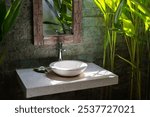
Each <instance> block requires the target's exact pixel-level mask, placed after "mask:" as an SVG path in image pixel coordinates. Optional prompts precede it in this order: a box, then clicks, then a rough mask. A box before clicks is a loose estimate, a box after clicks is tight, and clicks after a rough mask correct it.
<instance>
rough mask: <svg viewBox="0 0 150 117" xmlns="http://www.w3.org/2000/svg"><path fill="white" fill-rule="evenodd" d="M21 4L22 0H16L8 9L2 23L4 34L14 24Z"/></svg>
mask: <svg viewBox="0 0 150 117" xmlns="http://www.w3.org/2000/svg"><path fill="white" fill-rule="evenodd" d="M20 5H21V0H15V1H14V2H13V3H12V5H11V7H10V8H9V9H8V11H7V14H6V16H5V19H4V22H3V25H2V31H3V33H4V34H6V33H7V32H8V31H9V30H10V28H11V27H12V25H13V24H14V22H15V19H16V17H17V16H18V14H19V10H20Z"/></svg>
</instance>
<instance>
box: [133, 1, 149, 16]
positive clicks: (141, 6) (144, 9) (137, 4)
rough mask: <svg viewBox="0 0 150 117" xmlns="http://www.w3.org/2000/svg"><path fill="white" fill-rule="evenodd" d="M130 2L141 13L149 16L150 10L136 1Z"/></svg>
mask: <svg viewBox="0 0 150 117" xmlns="http://www.w3.org/2000/svg"><path fill="white" fill-rule="evenodd" d="M131 2H132V3H133V4H134V5H135V7H137V8H138V9H139V10H140V11H141V12H142V13H144V14H145V15H147V16H150V10H149V9H148V8H147V7H145V6H144V5H143V4H141V3H140V2H138V1H137V0H131Z"/></svg>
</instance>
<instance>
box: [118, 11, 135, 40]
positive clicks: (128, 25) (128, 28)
mask: <svg viewBox="0 0 150 117" xmlns="http://www.w3.org/2000/svg"><path fill="white" fill-rule="evenodd" d="M121 20H122V22H123V30H124V32H125V34H126V35H127V36H129V37H132V36H134V35H135V27H134V25H133V23H132V21H131V20H130V19H129V18H128V17H127V16H126V15H125V14H123V13H122V15H121Z"/></svg>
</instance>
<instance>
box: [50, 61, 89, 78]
mask: <svg viewBox="0 0 150 117" xmlns="http://www.w3.org/2000/svg"><path fill="white" fill-rule="evenodd" d="M49 66H50V68H51V69H52V71H53V72H55V73H56V74H58V75H60V76H69V77H71V76H77V75H79V74H81V73H82V72H83V71H84V70H85V69H86V68H87V66H88V65H87V63H84V62H82V61H77V60H62V61H57V62H53V63H51V64H50V65H49Z"/></svg>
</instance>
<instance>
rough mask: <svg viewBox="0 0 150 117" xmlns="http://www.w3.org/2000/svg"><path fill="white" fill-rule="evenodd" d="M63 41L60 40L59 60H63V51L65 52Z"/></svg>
mask: <svg viewBox="0 0 150 117" xmlns="http://www.w3.org/2000/svg"><path fill="white" fill-rule="evenodd" d="M62 45H63V43H62V42H61V41H59V42H58V60H59V61H61V60H62V52H63V46H62Z"/></svg>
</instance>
